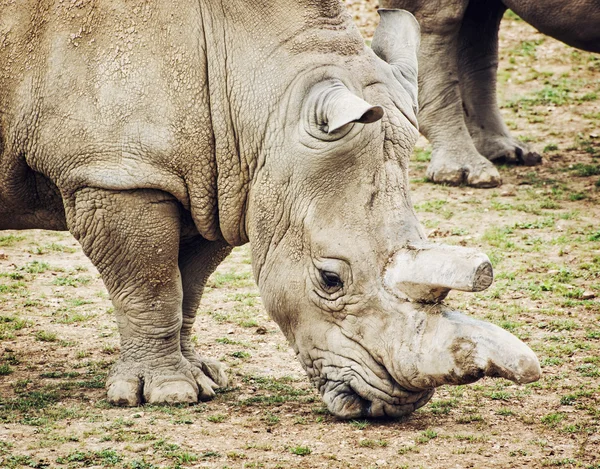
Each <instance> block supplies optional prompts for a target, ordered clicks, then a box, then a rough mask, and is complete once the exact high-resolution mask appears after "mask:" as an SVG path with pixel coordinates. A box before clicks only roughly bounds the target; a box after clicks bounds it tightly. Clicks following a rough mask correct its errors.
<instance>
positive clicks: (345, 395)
mask: <svg viewBox="0 0 600 469" xmlns="http://www.w3.org/2000/svg"><path fill="white" fill-rule="evenodd" d="M320 392H321V395H322V396H323V401H324V402H325V404H326V405H327V408H328V409H329V411H330V412H331V413H332V414H334V415H335V416H337V417H339V418H342V419H353V418H365V417H366V418H381V417H389V418H399V417H403V416H405V415H408V414H411V413H412V412H414V411H415V410H417V409H418V408H419V407H422V406H424V405H425V404H427V402H429V400H430V399H431V397H432V396H433V394H434V392H435V389H433V388H432V389H426V390H423V391H415V392H411V391H403V392H402V393H401V394H402V395H401V396H400V395H398V394H400V393H398V392H396V393H394V394H395V396H381V395H379V394H380V393H372V392H368V391H367V392H366V393H365V391H364V390H362V389H361V390H357V389H355V388H354V387H353V385H352V380H351V382H349V383H348V382H336V381H331V380H328V381H326V382H324V383H323V385H322V386H321V387H320ZM374 394H378V395H374Z"/></svg>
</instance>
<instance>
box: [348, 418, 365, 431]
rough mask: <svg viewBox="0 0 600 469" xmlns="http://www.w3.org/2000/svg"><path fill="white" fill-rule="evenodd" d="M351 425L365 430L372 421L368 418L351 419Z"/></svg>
mask: <svg viewBox="0 0 600 469" xmlns="http://www.w3.org/2000/svg"><path fill="white" fill-rule="evenodd" d="M350 425H352V426H353V427H355V428H358V429H359V430H364V429H365V428H367V427H368V426H369V425H370V422H369V421H368V420H350Z"/></svg>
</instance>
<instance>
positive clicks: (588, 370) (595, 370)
mask: <svg viewBox="0 0 600 469" xmlns="http://www.w3.org/2000/svg"><path fill="white" fill-rule="evenodd" d="M575 369H576V370H577V371H578V372H579V373H580V374H581V376H585V377H586V378H600V368H599V367H597V366H596V365H594V364H592V363H585V364H583V365H579V366H578V367H577V368H575Z"/></svg>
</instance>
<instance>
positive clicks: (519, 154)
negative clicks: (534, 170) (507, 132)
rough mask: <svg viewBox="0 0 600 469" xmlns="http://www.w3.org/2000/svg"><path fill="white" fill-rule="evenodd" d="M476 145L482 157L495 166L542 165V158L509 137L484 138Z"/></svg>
mask: <svg viewBox="0 0 600 469" xmlns="http://www.w3.org/2000/svg"><path fill="white" fill-rule="evenodd" d="M476 145H477V149H478V150H479V152H480V153H481V154H482V155H485V157H486V158H487V159H488V160H490V161H493V162H494V163H496V164H499V163H500V164H501V163H506V164H520V165H524V166H536V165H538V164H541V163H542V157H541V156H540V155H539V154H538V153H536V152H534V151H532V150H531V149H529V147H528V146H527V145H525V144H524V143H522V142H519V141H518V140H517V139H515V138H513V137H511V136H497V137H494V138H486V139H485V141H483V142H481V143H477V144H476Z"/></svg>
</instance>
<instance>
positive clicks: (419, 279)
mask: <svg viewBox="0 0 600 469" xmlns="http://www.w3.org/2000/svg"><path fill="white" fill-rule="evenodd" d="M493 279H494V274H493V269H492V264H491V263H490V260H489V259H488V257H487V256H486V255H485V254H483V253H481V252H479V251H477V250H475V249H469V248H463V247H461V246H446V245H440V244H432V243H427V242H424V243H418V244H416V243H415V244H411V245H409V246H407V247H406V248H404V249H401V250H400V251H398V252H396V253H395V254H394V256H393V258H392V259H391V262H390V263H389V264H388V267H387V268H386V271H385V277H384V282H385V285H386V287H387V288H388V289H389V290H391V291H392V292H394V293H395V294H396V295H397V296H401V297H406V298H408V299H410V300H412V301H417V302H423V303H435V302H438V301H441V300H443V299H444V298H445V297H446V295H447V294H448V292H449V291H450V290H461V291H470V292H475V291H482V290H485V289H486V288H487V287H489V286H490V285H491V284H492V281H493Z"/></svg>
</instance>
